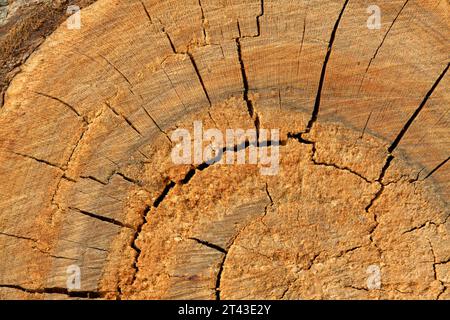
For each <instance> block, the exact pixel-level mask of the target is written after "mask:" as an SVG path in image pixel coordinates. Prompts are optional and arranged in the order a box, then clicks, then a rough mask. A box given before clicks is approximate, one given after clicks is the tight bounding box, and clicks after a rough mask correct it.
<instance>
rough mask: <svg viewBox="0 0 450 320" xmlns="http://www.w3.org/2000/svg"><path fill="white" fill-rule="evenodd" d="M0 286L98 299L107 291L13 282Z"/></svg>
mask: <svg viewBox="0 0 450 320" xmlns="http://www.w3.org/2000/svg"><path fill="white" fill-rule="evenodd" d="M0 288H9V289H15V290H19V291H22V292H26V293H30V294H63V295H66V296H68V297H70V298H87V299H98V298H103V297H104V296H105V294H106V293H107V292H102V291H70V290H68V289H67V288H61V287H50V288H41V289H29V288H25V287H22V286H19V285H13V284H0Z"/></svg>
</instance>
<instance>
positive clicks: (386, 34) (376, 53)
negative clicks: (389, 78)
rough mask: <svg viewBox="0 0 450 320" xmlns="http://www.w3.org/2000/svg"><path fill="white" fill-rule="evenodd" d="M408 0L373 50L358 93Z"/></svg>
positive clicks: (407, 0)
mask: <svg viewBox="0 0 450 320" xmlns="http://www.w3.org/2000/svg"><path fill="white" fill-rule="evenodd" d="M408 2H409V0H406V1H405V3H404V4H403V6H402V8H401V9H400V11H399V12H398V13H397V16H396V17H395V18H394V20H393V21H392V23H391V25H390V26H389V28H388V30H387V32H386V33H385V34H384V37H383V40H381V43H380V45H379V46H378V47H377V49H376V50H375V53H374V54H373V56H372V58H370V60H369V63H368V64H367V67H366V70H365V72H364V76H363V78H362V80H361V84H360V86H359V90H358V92H360V91H361V88H362V85H363V82H364V80H365V76H366V74H367V73H368V72H369V69H370V66H371V65H372V62H373V61H374V60H375V58H376V57H377V55H378V51H380V49H381V47H382V46H383V44H384V42H385V40H386V38H387V36H388V35H389V32H391V29H392V27H393V26H394V24H395V22H396V21H397V19H398V17H399V16H400V14H401V13H402V11H403V9H405V7H406V5H407V4H408Z"/></svg>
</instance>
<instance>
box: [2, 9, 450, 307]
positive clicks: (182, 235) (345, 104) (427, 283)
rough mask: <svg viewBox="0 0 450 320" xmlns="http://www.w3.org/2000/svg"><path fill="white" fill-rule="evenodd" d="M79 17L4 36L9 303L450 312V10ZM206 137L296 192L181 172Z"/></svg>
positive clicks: (249, 168) (252, 172) (205, 168)
mask: <svg viewBox="0 0 450 320" xmlns="http://www.w3.org/2000/svg"><path fill="white" fill-rule="evenodd" d="M69 3H70V4H72V3H79V4H80V6H81V7H83V6H86V5H87V4H90V5H89V6H86V7H85V8H83V9H82V10H81V22H82V25H81V28H80V29H68V28H67V26H66V24H65V23H61V21H62V15H63V14H62V13H61V12H64V10H63V9H57V10H59V11H57V12H59V14H56V13H55V15H56V16H55V17H54V19H53V20H52V21H53V22H52V23H54V25H52V24H50V25H44V26H42V25H38V27H36V29H35V31H33V32H34V33H33V34H31V35H27V36H26V39H28V40H26V41H25V42H24V43H22V44H20V45H17V46H9V47H7V46H6V44H7V43H11V41H10V42H8V41H6V40H4V39H19V38H20V34H21V32H25V31H23V29H26V30H31V29H29V28H28V29H27V27H23V26H26V25H27V24H26V21H35V20H26V19H31V18H29V17H28V16H27V17H25V16H24V17H23V18H22V20H20V18H17V19H19V20H20V24H18V23H19V22H15V24H14V22H13V21H11V20H9V22H7V24H6V25H8V26H9V27H7V28H6V27H5V26H3V27H2V29H1V30H2V32H3V34H2V35H1V37H0V39H3V40H4V41H3V42H2V43H3V44H5V45H4V47H3V48H2V51H1V54H2V56H1V57H2V68H3V69H2V70H3V71H2V74H1V76H2V79H1V80H2V81H3V84H2V86H3V87H2V88H3V89H5V90H6V89H7V90H6V93H5V95H4V99H3V100H4V101H3V104H0V105H2V106H1V108H0V298H2V299H11V298H17V299H84V298H90V299H411V298H412V299H450V220H449V216H450V212H449V207H448V200H449V197H450V193H449V181H450V167H449V165H448V163H447V161H448V159H449V149H448V147H449V142H450V130H449V120H450V118H449V112H448V111H449V104H450V93H449V92H450V91H449V87H450V86H449V84H450V78H449V76H448V72H447V71H448V68H449V61H450V59H449V58H450V56H449V53H450V50H449V49H450V41H449V40H450V39H449V37H450V17H449V12H450V3H449V1H448V0H394V1H393V0H377V1H372V0H370V1H366V0H358V1H356V0H339V1H338V0H327V1H324V0H309V1H306V0H295V1H293V0H246V1H237V0H228V1H223V0H185V1H179V0H142V1H138V0H127V1H125V0H122V1H119V0H97V1H95V2H94V1H80V2H77V1H60V4H59V5H58V6H62V7H61V8H64V5H68V4H69ZM91 3H92V4H91ZM373 4H376V5H378V6H379V7H380V9H381V17H382V20H381V21H382V24H381V28H380V29H375V30H373V29H369V28H368V26H367V19H368V18H369V15H370V14H369V13H368V11H367V8H368V7H369V6H371V5H373ZM39 6H40V7H41V8H43V6H44V5H43V4H42V5H39ZM39 6H38V7H39ZM58 8H60V7H58ZM42 10H43V12H46V14H49V13H48V12H53V11H50V10H53V9H49V8H47V9H42ZM33 19H35V18H33ZM47 21H50V20H47ZM56 21H57V22H56ZM8 23H9V24H8ZM57 25H59V27H57V28H56V30H54V31H53V29H54V27H56V26H57ZM13 26H16V27H17V26H22V27H21V28H22V29H20V28H19V29H14V27H13ZM45 28H46V29H45ZM44 29H45V30H44ZM33 30H34V29H33ZM36 34H37V35H38V36H37V35H36ZM41 35H45V36H46V39H45V41H38V42H39V44H36V45H31V44H30V43H35V42H33V41H34V40H33V39H37V37H41ZM12 43H15V42H14V41H13V42H12ZM23 50H30V51H29V53H30V54H26V56H25V57H23V56H22V54H23ZM31 52H32V53H31ZM19 56H20V57H19ZM18 57H19V58H18ZM25 60H26V61H25ZM11 61H12V62H11ZM21 61H25V62H24V63H23V64H22V65H20V63H21ZM7 62H8V63H10V64H9V65H8V63H7ZM15 64H16V65H20V67H18V69H15V67H14V68H13V67H12V66H13V65H15ZM11 70H15V71H14V72H13V74H11ZM11 79H12V81H10V80H11ZM196 121H197V122H198V121H201V123H202V124H203V127H204V129H208V128H217V129H219V130H221V131H222V132H225V130H226V129H244V130H246V129H255V130H257V131H258V132H262V130H263V129H278V130H279V132H280V137H279V139H280V146H279V150H280V155H279V172H278V174H276V175H273V176H265V175H262V174H261V170H260V169H261V165H260V164H258V165H255V164H232V165H227V164H220V163H215V164H207V163H202V164H192V165H189V164H186V165H177V164H174V162H173V159H172V157H171V151H172V148H173V147H174V146H175V145H176V142H175V141H173V140H172V137H173V135H172V134H173V132H174V131H175V130H176V129H178V128H185V129H187V130H188V131H190V132H193V130H194V122H196ZM268 139H269V140H270V139H271V138H270V137H268ZM273 142H274V141H272V143H273ZM228 147H233V148H231V149H232V150H234V145H230V146H228ZM256 148H257V149H258V151H261V152H262V151H268V150H273V148H274V145H271V146H266V147H265V146H261V145H259V146H258V147H256ZM249 149H250V148H249V146H247V148H246V151H245V152H247V151H249ZM230 153H231V154H234V153H236V152H235V151H231V152H230ZM73 265H76V266H79V267H80V270H81V288H79V289H76V290H69V289H68V288H67V277H68V273H67V270H68V267H70V266H73ZM374 267H375V268H376V269H377V270H379V278H380V284H381V285H380V286H378V287H377V288H372V287H371V286H370V285H369V282H368V281H369V280H368V279H370V276H371V271H370V270H373V268H374ZM371 268H372V269H371Z"/></svg>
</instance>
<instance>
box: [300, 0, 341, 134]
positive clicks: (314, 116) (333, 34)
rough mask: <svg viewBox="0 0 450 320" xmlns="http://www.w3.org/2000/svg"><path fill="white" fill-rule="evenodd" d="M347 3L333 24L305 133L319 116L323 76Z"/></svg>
mask: <svg viewBox="0 0 450 320" xmlns="http://www.w3.org/2000/svg"><path fill="white" fill-rule="evenodd" d="M348 2H349V0H345V3H344V6H343V7H342V9H341V12H340V13H339V16H338V18H337V20H336V23H335V24H334V27H333V31H332V32H331V37H330V41H329V43H328V48H327V53H326V55H325V60H324V62H323V65H322V72H321V74H320V79H319V85H318V88H317V95H316V100H315V103H314V109H313V112H312V115H311V119H310V120H309V122H308V124H307V126H306V131H305V133H309V132H310V131H311V129H312V127H313V125H314V123H315V122H316V120H317V117H318V115H319V109H320V99H321V97H322V89H323V85H324V82H325V76H326V72H327V66H328V61H329V59H330V56H331V51H332V49H333V44H334V39H335V37H336V33H337V30H338V27H339V24H340V22H341V18H342V16H343V15H344V11H345V8H346V7H347V4H348Z"/></svg>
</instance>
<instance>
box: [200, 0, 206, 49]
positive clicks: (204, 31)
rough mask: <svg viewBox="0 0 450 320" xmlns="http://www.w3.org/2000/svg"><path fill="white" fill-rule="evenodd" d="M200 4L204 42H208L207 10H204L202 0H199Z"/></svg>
mask: <svg viewBox="0 0 450 320" xmlns="http://www.w3.org/2000/svg"><path fill="white" fill-rule="evenodd" d="M198 5H199V7H200V11H201V13H202V33H203V40H204V43H205V44H206V43H207V41H206V39H207V37H206V29H205V12H204V10H203V6H202V1H201V0H198Z"/></svg>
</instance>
